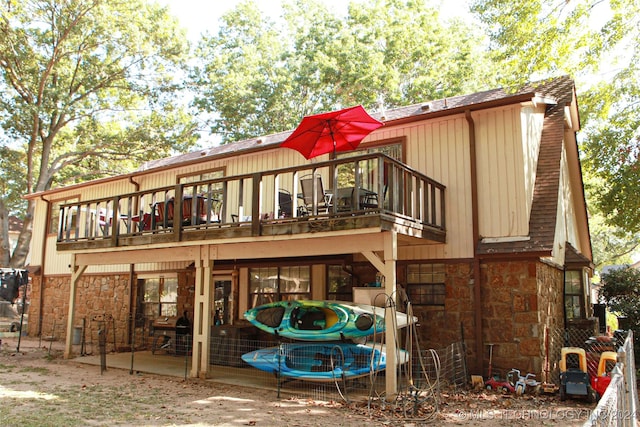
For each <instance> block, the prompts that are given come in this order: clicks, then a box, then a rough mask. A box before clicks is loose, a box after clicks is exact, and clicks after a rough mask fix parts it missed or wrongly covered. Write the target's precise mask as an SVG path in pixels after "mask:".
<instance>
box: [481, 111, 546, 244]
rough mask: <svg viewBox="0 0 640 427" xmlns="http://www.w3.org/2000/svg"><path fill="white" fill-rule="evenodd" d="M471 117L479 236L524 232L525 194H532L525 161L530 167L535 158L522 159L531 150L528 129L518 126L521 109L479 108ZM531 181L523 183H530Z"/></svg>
mask: <svg viewBox="0 0 640 427" xmlns="http://www.w3.org/2000/svg"><path fill="white" fill-rule="evenodd" d="M473 118H474V121H475V126H476V152H477V158H478V161H477V165H478V167H477V170H478V204H479V206H478V208H479V211H478V220H479V224H478V225H479V232H480V237H515V236H527V235H528V234H529V210H530V205H531V201H530V197H529V196H528V194H532V193H531V191H532V188H531V189H530V190H529V191H527V185H526V179H525V164H527V167H533V164H534V163H535V162H533V161H530V162H528V163H527V162H525V159H526V158H527V160H528V156H529V155H531V154H532V153H530V152H527V151H526V150H527V149H528V148H529V146H528V142H527V141H526V139H525V136H527V135H526V132H527V131H528V129H524V130H523V129H522V121H521V120H522V117H521V109H520V108H519V106H511V107H509V108H499V109H491V110H483V111H480V112H477V113H475V114H474V115H473ZM538 139H539V138H538ZM533 150H535V148H533V149H532V151H533ZM534 178H535V177H534ZM534 182H535V180H534V181H533V182H528V183H527V184H528V185H529V186H530V187H531V186H532V185H533V183H534Z"/></svg>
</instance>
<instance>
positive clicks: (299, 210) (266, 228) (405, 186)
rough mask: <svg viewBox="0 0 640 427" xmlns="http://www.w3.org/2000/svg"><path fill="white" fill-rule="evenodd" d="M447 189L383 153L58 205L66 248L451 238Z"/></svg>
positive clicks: (60, 236) (60, 246) (61, 242)
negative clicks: (367, 235) (392, 233)
mask: <svg viewBox="0 0 640 427" xmlns="http://www.w3.org/2000/svg"><path fill="white" fill-rule="evenodd" d="M444 191H445V187H444V186H443V185H442V184H440V183H437V182H436V181H434V180H432V179H430V178H429V177H427V176H425V175H423V174H421V173H419V172H417V171H415V170H413V169H411V168H409V167H408V166H407V165H404V164H402V163H400V162H398V161H396V160H394V159H392V158H390V157H388V156H386V155H384V154H369V155H361V156H357V157H350V158H341V159H337V160H331V161H326V162H318V163H312V164H306V165H302V166H297V167H289V168H282V169H278V170H271V171H262V172H255V173H247V174H243V175H236V176H227V177H220V178H215V179H208V180H202V181H198V182H190V183H180V184H176V185H174V186H167V187H162V188H154V189H148V190H142V191H137V192H133V193H128V194H121V195H116V196H113V197H105V198H101V199H95V200H86V201H78V202H74V203H68V204H65V205H62V206H61V208H60V222H59V228H58V249H60V250H72V249H80V248H99V247H115V246H135V245H143V244H150V243H163V242H169V241H172V242H180V241H187V240H204V239H217V238H234V237H242V236H262V235H277V234H291V233H304V232H312V231H318V230H322V231H339V230H345V229H353V228H363V227H383V228H384V227H389V226H391V225H390V224H396V225H401V226H402V228H405V229H406V227H409V228H412V229H413V232H412V235H418V236H420V235H421V236H422V237H424V238H429V239H432V240H435V241H439V242H444V239H445V209H444V206H445V200H444ZM323 220H325V221H323ZM416 230H417V231H418V233H416V232H415V231H416Z"/></svg>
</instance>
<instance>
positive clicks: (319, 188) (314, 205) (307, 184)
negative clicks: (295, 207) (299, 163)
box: [300, 175, 333, 215]
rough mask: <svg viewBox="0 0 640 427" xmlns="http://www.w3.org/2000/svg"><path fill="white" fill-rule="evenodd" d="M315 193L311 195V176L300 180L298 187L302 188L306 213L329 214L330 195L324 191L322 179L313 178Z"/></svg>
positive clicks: (318, 177) (317, 176)
mask: <svg viewBox="0 0 640 427" xmlns="http://www.w3.org/2000/svg"><path fill="white" fill-rule="evenodd" d="M315 179H316V192H315V194H314V193H313V180H314V178H313V176H311V175H308V176H305V177H302V178H300V186H301V187H302V199H303V201H304V205H305V207H306V209H307V211H308V212H311V213H313V214H314V215H317V214H318V213H319V212H322V213H326V214H327V213H329V209H330V208H331V206H332V205H331V201H332V196H333V195H332V194H331V193H327V192H325V191H324V186H323V185H322V177H321V176H320V175H316V176H315Z"/></svg>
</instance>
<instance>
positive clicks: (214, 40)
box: [192, 0, 494, 142]
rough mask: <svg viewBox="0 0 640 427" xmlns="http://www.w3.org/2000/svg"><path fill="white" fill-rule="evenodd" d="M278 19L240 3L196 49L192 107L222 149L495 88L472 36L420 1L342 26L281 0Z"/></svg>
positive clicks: (365, 14) (355, 11) (388, 6)
mask: <svg viewBox="0 0 640 427" xmlns="http://www.w3.org/2000/svg"><path fill="white" fill-rule="evenodd" d="M282 20H283V22H284V23H285V24H286V25H277V24H276V23H274V22H273V21H269V20H267V19H265V18H263V17H262V15H261V13H260V10H259V9H258V7H257V6H256V4H255V3H254V2H252V1H246V2H243V3H241V4H240V5H239V6H238V7H237V8H236V9H235V10H233V11H231V12H229V13H228V14H226V15H225V16H224V17H223V25H222V26H221V27H220V30H219V32H218V34H217V35H215V36H208V37H205V38H203V40H202V41H201V43H200V46H199V52H198V55H197V56H198V57H199V58H201V60H202V62H203V64H201V65H199V66H198V67H195V68H194V70H193V74H192V77H193V80H194V87H196V88H198V92H199V93H200V95H199V96H196V102H197V105H198V107H200V108H202V109H203V110H204V111H206V112H208V113H211V114H212V115H213V120H212V124H211V130H212V132H213V133H218V134H220V135H221V137H222V140H223V142H229V141H234V140H238V139H243V138H249V137H252V136H256V135H259V134H264V133H274V132H280V131H285V130H290V129H293V128H294V127H295V126H296V125H297V124H298V122H299V121H300V119H301V118H302V117H303V116H304V115H308V114H313V113H318V112H322V111H328V110H333V109H336V108H340V107H347V106H351V105H356V104H362V105H363V106H364V107H365V108H367V109H369V110H379V109H381V108H384V107H395V106H399V105H406V104H410V103H417V102H423V101H425V100H431V99H439V98H442V97H447V96H452V95H458V94H461V93H464V92H468V91H473V90H476V89H478V88H480V87H486V85H490V84H491V83H493V82H494V80H493V77H492V76H493V74H494V73H492V72H490V69H491V64H490V62H489V61H488V58H487V57H486V55H484V52H483V50H482V45H481V43H480V41H478V40H482V37H481V34H478V33H477V32H476V31H474V30H473V29H472V28H471V27H470V26H469V25H466V24H464V23H463V22H460V21H455V22H450V23H443V22H441V19H440V17H439V15H438V13H437V11H436V10H434V9H432V8H429V7H427V6H426V2H425V1H423V0H418V1H400V0H385V1H383V0H377V1H374V2H370V3H358V4H357V5H356V4H355V3H354V4H352V5H351V7H350V8H349V13H348V16H347V17H345V18H338V17H336V16H335V15H334V14H332V13H331V12H330V11H329V10H328V9H327V8H326V7H325V6H323V5H322V4H320V3H319V2H317V1H302V0H297V1H289V2H285V3H284V11H283V16H282Z"/></svg>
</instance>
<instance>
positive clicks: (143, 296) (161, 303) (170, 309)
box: [138, 276, 178, 319]
mask: <svg viewBox="0 0 640 427" xmlns="http://www.w3.org/2000/svg"><path fill="white" fill-rule="evenodd" d="M138 284H139V287H138V289H140V298H139V301H140V302H141V307H140V310H141V312H142V313H144V317H146V318H148V319H156V318H158V317H174V316H177V315H178V277H177V276H173V277H171V276H169V277H167V276H160V277H150V278H145V279H140V280H139V281H138Z"/></svg>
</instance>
